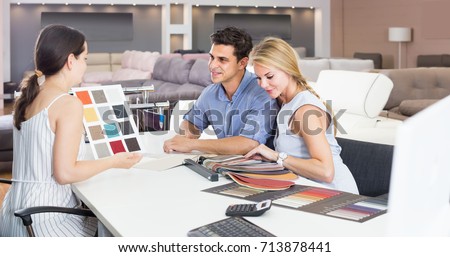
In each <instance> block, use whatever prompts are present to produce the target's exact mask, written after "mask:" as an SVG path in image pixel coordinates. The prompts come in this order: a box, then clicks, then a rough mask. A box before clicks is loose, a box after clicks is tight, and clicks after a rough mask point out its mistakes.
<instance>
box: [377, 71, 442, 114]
mask: <svg viewBox="0 0 450 257" xmlns="http://www.w3.org/2000/svg"><path fill="white" fill-rule="evenodd" d="M378 72H380V73H382V74H384V75H386V76H388V77H389V78H390V79H391V80H392V82H393V83H394V88H393V89H392V92H391V95H390V96H389V99H388V101H387V103H386V105H385V107H384V110H385V112H383V113H382V116H386V117H389V118H394V119H398V120H405V119H407V118H408V117H410V116H412V115H414V114H416V113H417V112H419V111H421V110H423V109H424V108H426V107H428V106H430V105H431V104H433V103H435V102H437V101H439V100H440V99H442V98H444V97H446V96H448V95H450V68H408V69H393V70H378Z"/></svg>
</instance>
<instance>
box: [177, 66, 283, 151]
mask: <svg viewBox="0 0 450 257" xmlns="http://www.w3.org/2000/svg"><path fill="white" fill-rule="evenodd" d="M278 109H279V107H278V104H277V103H276V101H275V100H273V99H271V98H270V97H269V95H268V94H267V93H266V92H265V90H264V89H262V88H261V87H260V86H259V85H258V82H257V80H256V76H255V74H253V73H251V72H249V71H247V70H246V71H245V74H244V77H243V79H242V81H241V84H240V85H239V87H238V89H237V90H236V92H235V93H234V95H233V97H232V99H231V101H230V100H228V98H227V95H226V93H225V89H224V88H223V86H222V84H221V83H220V84H212V85H210V86H208V87H206V88H205V89H204V90H203V92H202V94H201V95H200V97H199V98H198V99H197V101H196V102H195V104H194V106H193V107H192V109H191V110H190V111H189V112H188V113H186V115H184V119H185V120H187V121H189V122H191V123H192V124H194V125H195V126H196V127H197V128H198V129H199V130H200V131H203V130H204V129H206V128H207V127H208V126H209V125H212V127H213V129H214V132H215V133H216V135H217V137H218V138H225V137H231V136H244V137H247V138H250V139H253V140H256V141H258V142H259V143H261V144H265V143H266V140H267V139H268V138H269V137H270V134H271V132H272V130H273V129H274V126H275V120H276V115H277V113H278Z"/></svg>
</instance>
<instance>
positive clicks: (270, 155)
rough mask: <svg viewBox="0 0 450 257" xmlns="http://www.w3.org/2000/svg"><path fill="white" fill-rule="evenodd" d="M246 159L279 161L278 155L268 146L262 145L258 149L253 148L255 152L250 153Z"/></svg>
mask: <svg viewBox="0 0 450 257" xmlns="http://www.w3.org/2000/svg"><path fill="white" fill-rule="evenodd" d="M244 157H245V158H247V159H258V160H261V159H262V160H265V161H276V160H277V159H278V153H277V152H275V151H274V150H272V149H270V148H269V147H267V146H266V145H264V144H260V145H258V146H257V147H255V148H253V150H251V151H250V152H248V153H247V154H246V155H245V156H244Z"/></svg>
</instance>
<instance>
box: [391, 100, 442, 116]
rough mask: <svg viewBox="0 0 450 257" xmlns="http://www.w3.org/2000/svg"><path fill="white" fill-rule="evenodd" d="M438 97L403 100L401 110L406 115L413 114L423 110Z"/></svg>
mask: <svg viewBox="0 0 450 257" xmlns="http://www.w3.org/2000/svg"><path fill="white" fill-rule="evenodd" d="M437 101H439V100H437V99H416V100H403V101H402V102H401V103H400V105H399V108H398V109H399V111H400V113H401V114H403V115H405V116H413V115H414V114H416V113H418V112H420V111H422V110H423V109H425V108H427V107H428V106H430V105H432V104H434V103H436V102H437Z"/></svg>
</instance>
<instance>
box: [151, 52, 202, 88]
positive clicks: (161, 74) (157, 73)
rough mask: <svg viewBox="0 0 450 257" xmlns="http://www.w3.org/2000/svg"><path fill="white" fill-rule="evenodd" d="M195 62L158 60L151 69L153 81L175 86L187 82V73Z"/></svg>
mask: <svg viewBox="0 0 450 257" xmlns="http://www.w3.org/2000/svg"><path fill="white" fill-rule="evenodd" d="M194 62H195V60H193V59H192V60H183V59H181V58H176V57H175V58H158V60H157V61H156V63H155V68H154V69H153V79H156V80H163V81H166V82H172V83H176V84H184V83H186V82H188V78H189V71H190V70H191V67H192V65H193V64H194Z"/></svg>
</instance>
